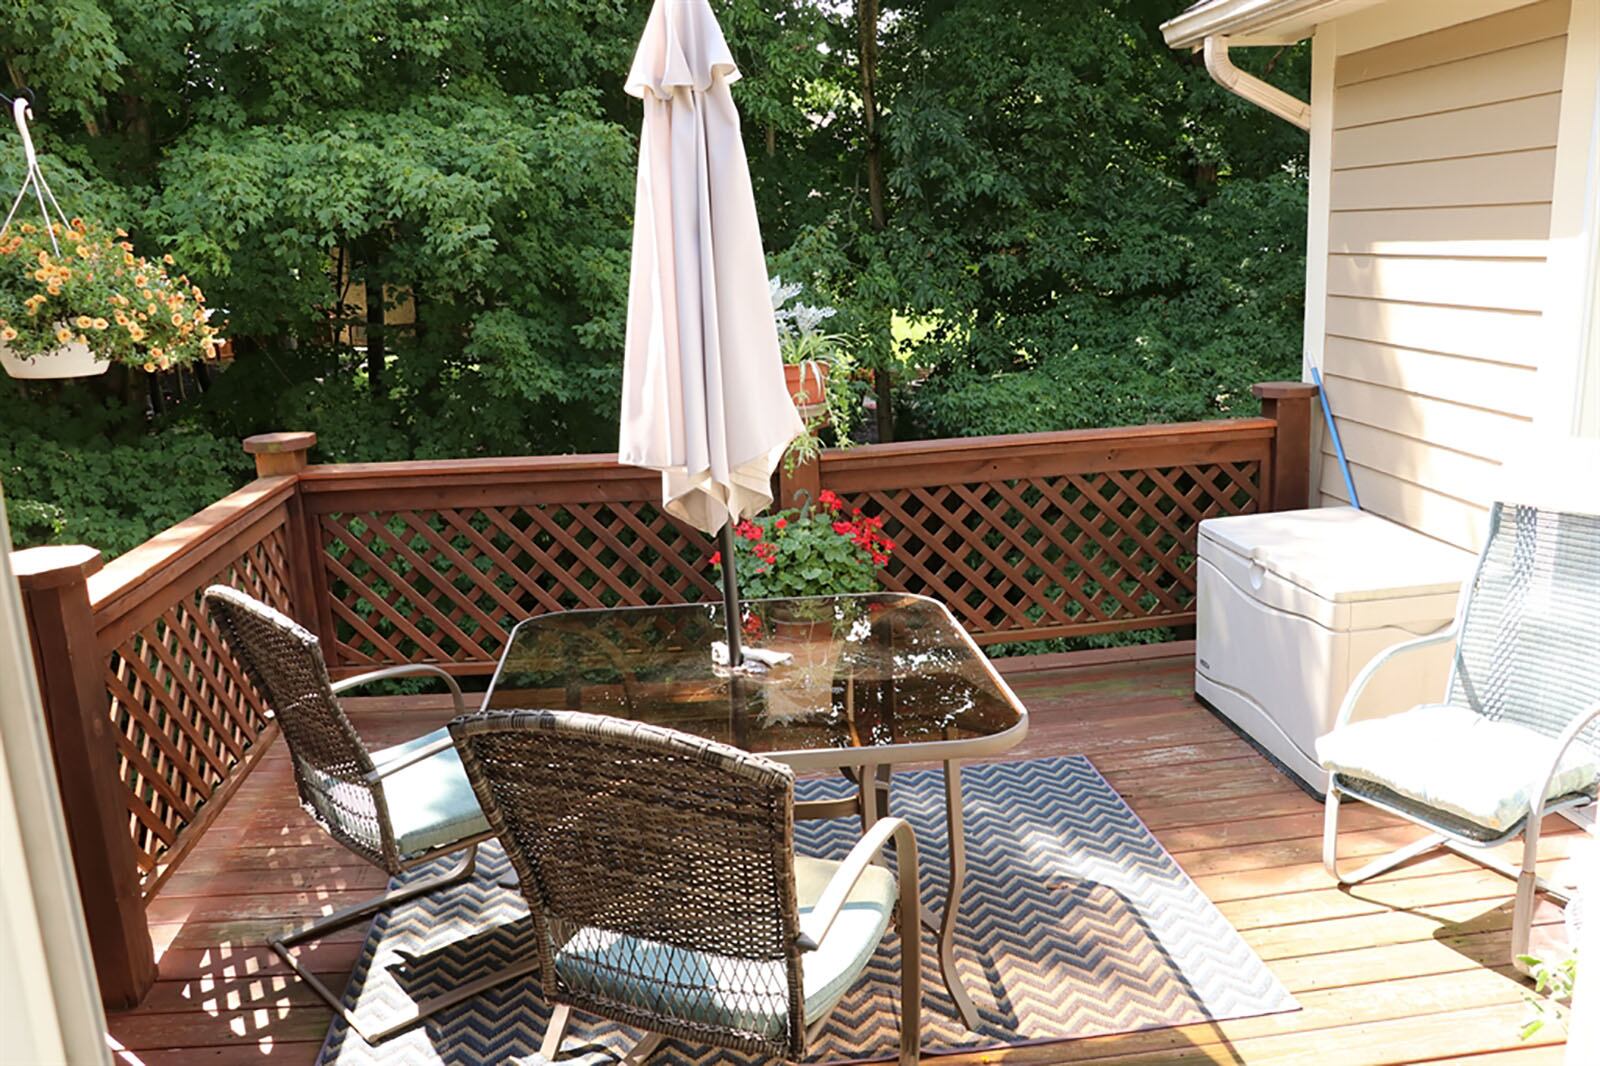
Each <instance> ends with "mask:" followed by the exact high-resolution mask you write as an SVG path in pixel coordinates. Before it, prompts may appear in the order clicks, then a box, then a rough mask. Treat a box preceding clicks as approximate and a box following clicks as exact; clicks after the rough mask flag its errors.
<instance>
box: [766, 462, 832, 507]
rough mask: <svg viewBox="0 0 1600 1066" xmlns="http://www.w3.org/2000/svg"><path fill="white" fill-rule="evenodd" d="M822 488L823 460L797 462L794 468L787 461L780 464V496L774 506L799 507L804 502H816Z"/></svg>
mask: <svg viewBox="0 0 1600 1066" xmlns="http://www.w3.org/2000/svg"><path fill="white" fill-rule="evenodd" d="M821 489H822V462H821V461H820V460H812V461H811V462H809V463H797V464H795V468H794V469H793V470H790V469H788V464H787V463H779V464H778V498H777V499H776V500H774V501H773V506H774V507H780V508H781V507H798V506H800V504H802V503H816V502H817V493H818V492H819V491H821Z"/></svg>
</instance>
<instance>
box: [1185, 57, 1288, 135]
mask: <svg viewBox="0 0 1600 1066" xmlns="http://www.w3.org/2000/svg"><path fill="white" fill-rule="evenodd" d="M1205 56H1206V71H1207V73H1209V74H1210V75H1211V80H1212V81H1214V82H1216V83H1217V84H1218V85H1220V86H1222V87H1223V88H1224V89H1226V90H1228V91H1229V92H1230V93H1232V94H1233V95H1235V96H1237V97H1240V98H1241V99H1244V100H1248V101H1250V102H1251V103H1252V104H1255V105H1256V106H1257V107H1260V108H1265V109H1266V110H1268V111H1271V112H1272V113H1273V114H1274V115H1277V116H1278V117H1279V118H1281V119H1283V120H1284V121H1286V122H1292V123H1294V124H1295V125H1296V126H1299V127H1300V128H1301V129H1303V130H1309V129H1310V128H1311V105H1310V104H1308V103H1306V102H1305V101H1304V100H1298V99H1296V98H1295V97H1293V96H1290V95H1289V94H1288V93H1286V92H1284V91H1283V90H1282V89H1279V88H1277V87H1276V86H1272V85H1268V84H1267V83H1266V82H1264V81H1262V80H1261V79H1260V78H1258V77H1256V76H1255V75H1254V74H1246V73H1245V72H1244V71H1242V70H1240V69H1239V68H1238V67H1236V66H1234V65H1233V60H1232V59H1231V58H1230V57H1229V56H1228V38H1226V37H1222V36H1212V37H1207V38H1206V40H1205Z"/></svg>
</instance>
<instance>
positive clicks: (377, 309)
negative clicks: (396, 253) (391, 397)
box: [367, 262, 387, 396]
mask: <svg viewBox="0 0 1600 1066" xmlns="http://www.w3.org/2000/svg"><path fill="white" fill-rule="evenodd" d="M386 354H387V351H386V349H385V345H384V336H383V279H382V278H381V277H379V276H378V271H377V269H376V266H375V264H372V263H370V262H369V264H368V267H367V391H368V392H370V393H371V394H372V395H373V396H382V395H383V363H384V357H385V355H386Z"/></svg>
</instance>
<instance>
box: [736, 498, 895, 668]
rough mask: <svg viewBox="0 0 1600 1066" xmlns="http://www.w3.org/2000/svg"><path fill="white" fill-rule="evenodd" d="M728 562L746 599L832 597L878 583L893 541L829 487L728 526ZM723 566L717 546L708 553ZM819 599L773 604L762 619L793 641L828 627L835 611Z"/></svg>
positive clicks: (868, 588) (876, 520) (868, 589)
mask: <svg viewBox="0 0 1600 1066" xmlns="http://www.w3.org/2000/svg"><path fill="white" fill-rule="evenodd" d="M734 533H735V534H736V535H735V537H734V552H735V559H734V562H735V565H736V569H737V572H738V574H739V585H740V588H741V589H742V590H743V592H744V595H745V596H746V597H747V598H749V599H772V598H775V597H785V598H789V597H800V596H838V595H844V594H847V593H855V592H871V591H873V590H874V589H876V588H877V587H878V571H879V570H880V569H882V568H883V566H884V565H885V564H887V563H888V561H889V556H890V553H891V552H893V551H894V541H892V540H891V539H889V537H888V536H887V535H886V534H885V533H884V531H883V520H882V519H881V518H878V517H876V516H873V515H865V514H862V512H861V509H860V508H855V509H854V510H852V511H850V512H849V513H846V511H845V508H844V501H843V500H841V499H840V498H839V497H838V496H837V495H835V494H834V493H833V492H830V491H828V490H826V489H825V490H823V491H822V492H821V493H820V494H818V496H817V502H816V504H815V506H809V505H808V506H806V507H799V508H790V509H788V510H785V511H779V512H777V513H776V514H770V515H765V516H763V517H761V518H757V519H754V520H750V519H746V520H745V521H743V522H740V523H739V525H738V526H736V527H735V528H734ZM711 564H712V565H713V566H717V567H720V566H721V565H722V553H721V552H716V553H715V554H713V555H712V556H711ZM821 610H822V608H821V605H810V604H785V605H776V604H775V605H773V608H772V609H770V610H769V611H768V612H767V619H768V621H769V622H770V623H771V624H772V626H773V629H774V631H775V632H777V633H778V634H779V635H782V636H785V637H787V638H792V639H796V640H805V639H810V638H813V637H817V636H819V635H821V634H822V632H823V631H824V630H826V631H827V632H828V633H829V634H831V631H832V627H833V625H834V623H835V622H837V621H839V619H837V618H836V617H835V614H834V612H833V611H832V609H831V608H829V609H827V612H826V614H823V613H821Z"/></svg>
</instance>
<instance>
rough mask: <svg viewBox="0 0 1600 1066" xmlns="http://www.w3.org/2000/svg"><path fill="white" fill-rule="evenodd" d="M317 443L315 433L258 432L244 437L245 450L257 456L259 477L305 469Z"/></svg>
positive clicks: (257, 474) (294, 472)
mask: <svg viewBox="0 0 1600 1066" xmlns="http://www.w3.org/2000/svg"><path fill="white" fill-rule="evenodd" d="M316 443H317V435H316V434H315V433H308V432H303V431H302V432H292V433H257V434H256V435H255V436H253V437H246V438H245V439H244V450H245V451H246V452H248V453H249V454H251V455H253V456H255V459H256V476H257V477H281V476H282V475H284V474H298V473H299V472H300V471H302V470H304V469H305V468H306V463H307V462H308V459H307V457H306V453H307V452H309V451H311V448H312V446H313V445H315V444H316Z"/></svg>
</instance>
